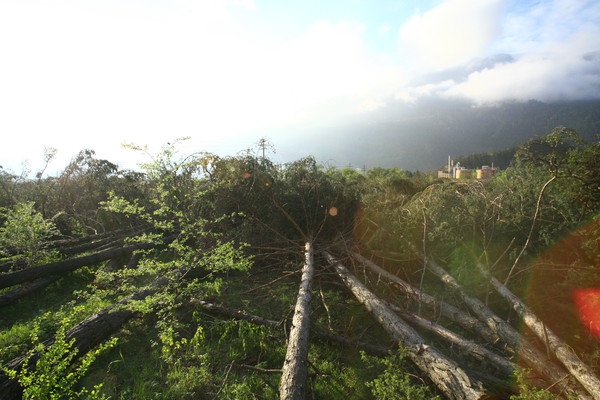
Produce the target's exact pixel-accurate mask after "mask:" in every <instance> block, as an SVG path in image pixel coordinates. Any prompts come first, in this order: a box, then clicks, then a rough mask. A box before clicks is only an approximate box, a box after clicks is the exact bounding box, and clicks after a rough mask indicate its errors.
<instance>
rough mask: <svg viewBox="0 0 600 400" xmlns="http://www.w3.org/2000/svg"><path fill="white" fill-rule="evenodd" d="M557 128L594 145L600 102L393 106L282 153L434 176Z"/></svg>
mask: <svg viewBox="0 0 600 400" xmlns="http://www.w3.org/2000/svg"><path fill="white" fill-rule="evenodd" d="M559 125H562V126H568V127H570V128H573V129H575V130H576V131H577V132H578V133H579V134H580V135H581V136H582V137H583V138H584V139H585V140H586V141H588V142H592V141H594V140H596V138H595V135H597V134H598V132H600V101H598V100H589V101H570V102H556V103H543V102H540V101H535V100H532V101H529V102H526V103H522V102H503V103H499V104H494V105H487V106H483V105H476V104H473V103H472V102H468V101H463V100H448V99H446V100H440V99H439V98H431V99H428V98H422V99H419V100H418V101H415V102H414V103H405V102H403V101H392V102H390V103H389V104H388V105H387V106H386V107H383V108H381V109H378V110H377V111H373V112H366V113H363V114H361V115H360V116H358V117H353V118H349V119H348V120H347V121H345V122H343V123H336V124H333V123H332V124H330V125H327V126H322V127H320V126H311V127H306V128H304V129H302V130H299V131H298V132H295V134H294V135H292V137H295V138H296V139H286V140H282V147H283V148H282V149H281V150H282V151H281V152H280V153H282V154H283V153H285V154H288V153H289V154H296V155H297V156H300V155H299V154H298V149H302V150H303V151H308V152H310V154H313V155H314V156H315V157H316V158H317V159H319V160H323V161H324V162H329V163H334V164H336V165H339V166H342V165H344V166H345V165H349V164H351V165H353V166H355V167H363V166H364V165H366V166H367V167H368V168H372V167H374V166H381V167H386V168H393V167H397V168H402V169H407V170H412V171H416V170H420V171H430V170H433V169H434V168H437V167H439V166H440V165H442V164H444V162H445V160H447V159H448V156H452V157H453V158H455V157H457V156H459V155H466V154H471V153H489V152H496V151H500V150H503V149H507V148H512V147H515V146H518V145H519V144H521V143H523V142H525V141H526V140H529V139H531V138H532V137H535V136H538V137H540V136H544V135H545V134H547V133H548V132H550V131H551V130H552V129H553V128H554V127H555V126H559ZM328 160H332V161H328ZM473 168H475V166H474V167H473Z"/></svg>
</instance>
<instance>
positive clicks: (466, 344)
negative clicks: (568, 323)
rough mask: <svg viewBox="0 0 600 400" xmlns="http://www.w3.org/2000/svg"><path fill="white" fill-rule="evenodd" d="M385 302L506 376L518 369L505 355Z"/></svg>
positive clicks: (406, 318)
mask: <svg viewBox="0 0 600 400" xmlns="http://www.w3.org/2000/svg"><path fill="white" fill-rule="evenodd" d="M385 304H386V305H387V306H388V307H390V309H391V310H392V311H394V312H395V313H397V314H398V315H400V317H402V319H404V320H406V321H408V322H410V323H412V324H414V325H416V326H419V327H420V328H422V329H425V330H427V331H429V332H431V333H433V334H435V335H436V336H438V337H439V338H441V339H443V340H444V341H446V342H448V343H449V344H451V345H453V346H456V347H457V348H458V349H459V350H460V351H461V352H463V353H464V354H467V355H468V356H470V357H473V358H475V359H477V360H478V361H480V362H482V363H485V364H488V365H489V366H490V367H491V368H493V369H495V370H496V371H499V372H501V373H502V374H504V375H506V376H512V375H513V373H514V371H516V369H517V368H516V366H515V365H514V364H513V363H512V362H510V361H508V360H507V359H506V358H504V357H500V356H499V355H498V354H496V353H494V352H492V351H490V350H488V349H486V348H485V347H483V346H481V345H479V344H477V343H475V342H473V341H471V340H468V339H465V338H464V337H462V336H461V335H458V334H456V333H454V332H452V331H451V330H449V329H447V328H445V327H443V326H441V325H439V324H436V323H435V322H432V321H429V320H427V319H425V318H423V317H420V316H418V315H415V314H411V313H409V312H408V311H406V310H404V309H402V308H401V307H398V306H397V305H394V304H391V303H388V302H385Z"/></svg>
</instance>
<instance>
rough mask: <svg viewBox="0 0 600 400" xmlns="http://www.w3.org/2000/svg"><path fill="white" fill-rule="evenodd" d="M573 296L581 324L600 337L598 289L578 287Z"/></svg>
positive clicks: (599, 295)
mask: <svg viewBox="0 0 600 400" xmlns="http://www.w3.org/2000/svg"><path fill="white" fill-rule="evenodd" d="M573 298H574V299H575V303H576V304H577V309H578V310H579V316H580V318H581V321H582V322H583V325H584V326H585V327H586V328H587V329H588V330H589V331H590V333H591V334H592V335H594V336H595V337H596V338H598V339H600V289H578V290H574V291H573Z"/></svg>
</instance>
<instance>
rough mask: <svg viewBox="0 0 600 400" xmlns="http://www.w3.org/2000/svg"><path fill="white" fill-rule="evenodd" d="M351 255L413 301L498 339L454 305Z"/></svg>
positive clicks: (470, 329)
mask: <svg viewBox="0 0 600 400" xmlns="http://www.w3.org/2000/svg"><path fill="white" fill-rule="evenodd" d="M352 257H354V258H355V259H356V260H358V261H359V262H360V263H361V264H360V265H361V266H363V267H367V268H369V269H370V270H371V271H373V272H375V273H376V274H378V275H380V276H383V277H384V278H386V279H388V280H390V281H392V282H394V283H395V284H396V285H397V287H399V288H400V289H401V290H402V291H403V292H404V293H405V294H406V295H408V296H409V297H410V298H411V299H412V300H413V301H415V302H417V303H420V304H423V305H425V306H427V307H429V308H430V309H432V310H434V312H435V313H436V314H438V313H439V314H440V315H442V316H444V317H446V318H448V319H449V320H450V321H453V322H455V323H457V324H458V325H460V326H462V327H463V328H465V329H466V330H467V331H469V332H472V333H474V334H476V335H479V336H481V337H483V338H484V339H485V340H487V341H488V342H489V343H495V342H497V341H498V335H496V334H495V333H494V332H493V331H492V330H491V329H490V328H488V327H487V326H486V325H485V324H483V323H482V322H481V321H479V320H478V319H477V318H474V317H472V316H470V315H469V314H467V313H466V312H464V311H462V310H460V309H459V308H457V307H454V306H453V305H451V304H448V303H446V302H445V301H443V300H440V299H437V298H435V297H433V296H431V295H429V294H427V293H425V292H423V291H422V290H420V289H418V288H416V287H414V286H412V285H411V284H410V283H408V282H406V281H404V280H402V279H400V278H399V277H398V276H396V275H394V274H392V273H390V272H388V271H386V270H385V269H383V268H381V267H380V266H379V265H377V264H375V263H374V262H372V261H370V260H368V259H366V258H365V257H363V256H361V255H360V254H358V253H352Z"/></svg>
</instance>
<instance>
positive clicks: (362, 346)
mask: <svg viewBox="0 0 600 400" xmlns="http://www.w3.org/2000/svg"><path fill="white" fill-rule="evenodd" d="M192 304H195V305H198V306H200V307H202V308H203V309H204V310H206V311H208V312H211V313H214V314H218V315H223V316H226V317H230V318H234V319H237V320H242V321H248V322H250V323H253V324H255V325H263V326H268V327H270V328H274V329H279V328H282V327H283V321H273V320H270V319H266V318H263V317H260V316H257V315H253V314H249V313H247V312H245V311H241V310H236V309H235V308H231V307H226V306H223V305H218V304H213V303H210V302H207V301H204V300H192ZM311 336H314V337H316V338H320V339H322V340H326V341H328V342H333V343H337V344H341V345H344V346H348V347H351V348H355V349H358V350H363V351H365V352H367V353H369V354H372V355H378V356H386V355H388V354H389V353H390V351H391V348H386V347H382V346H377V345H373V344H370V343H364V342H360V341H357V340H354V339H351V338H349V337H346V336H341V335H336V334H334V333H331V332H326V331H325V330H323V329H319V328H318V327H315V328H314V329H312V331H311Z"/></svg>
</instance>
